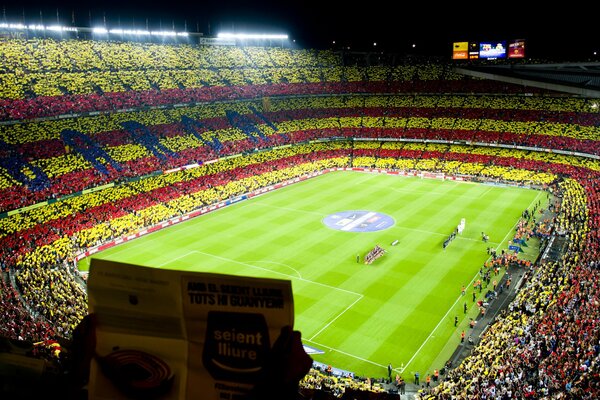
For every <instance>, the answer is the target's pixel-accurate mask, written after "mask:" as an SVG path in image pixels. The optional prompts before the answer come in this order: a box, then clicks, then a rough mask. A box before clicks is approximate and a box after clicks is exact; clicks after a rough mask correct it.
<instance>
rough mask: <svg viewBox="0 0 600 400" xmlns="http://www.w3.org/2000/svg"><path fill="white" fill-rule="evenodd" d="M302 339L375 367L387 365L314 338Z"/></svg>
mask: <svg viewBox="0 0 600 400" xmlns="http://www.w3.org/2000/svg"><path fill="white" fill-rule="evenodd" d="M302 340H303V341H305V342H309V343H312V344H315V345H317V346H319V347H323V348H326V349H327V350H329V351H335V352H336V353H340V354H343V355H345V356H348V357H352V358H355V359H357V360H360V361H362V362H366V363H369V364H372V365H375V366H377V367H381V368H384V369H385V368H387V366H385V365H382V364H378V363H376V362H374V361H371V360H367V359H366V358H362V357H359V356H355V355H354V354H350V353H347V352H345V351H343V350H339V349H336V348H335V347H330V346H327V345H324V344H322V343H318V342H315V341H314V340H310V339H302Z"/></svg>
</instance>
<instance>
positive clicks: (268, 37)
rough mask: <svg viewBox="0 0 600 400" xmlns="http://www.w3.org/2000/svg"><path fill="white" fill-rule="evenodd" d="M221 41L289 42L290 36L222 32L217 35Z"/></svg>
mask: <svg viewBox="0 0 600 400" xmlns="http://www.w3.org/2000/svg"><path fill="white" fill-rule="evenodd" d="M217 38H219V39H240V40H252V39H257V40H287V39H288V35H285V34H270V33H230V32H221V33H219V34H217Z"/></svg>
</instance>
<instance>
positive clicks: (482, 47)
mask: <svg viewBox="0 0 600 400" xmlns="http://www.w3.org/2000/svg"><path fill="white" fill-rule="evenodd" d="M479 58H487V59H496V58H506V41H501V42H481V43H479Z"/></svg>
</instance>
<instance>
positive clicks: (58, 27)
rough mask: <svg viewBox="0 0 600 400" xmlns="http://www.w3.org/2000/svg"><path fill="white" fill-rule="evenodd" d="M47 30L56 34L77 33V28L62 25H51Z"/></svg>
mask: <svg viewBox="0 0 600 400" xmlns="http://www.w3.org/2000/svg"><path fill="white" fill-rule="evenodd" d="M46 30H48V31H55V32H77V28H73V27H70V26H62V25H50V26H47V27H46Z"/></svg>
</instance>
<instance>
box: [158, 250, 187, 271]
mask: <svg viewBox="0 0 600 400" xmlns="http://www.w3.org/2000/svg"><path fill="white" fill-rule="evenodd" d="M193 253H195V251H194V250H192V251H188V252H187V253H185V254H184V255H182V256H179V257H175V258H172V259H170V260H168V261H165V262H164V263H161V264H159V265H158V267H162V266H165V265H167V264H170V263H172V262H173V261H177V260H181V259H182V258H185V257H187V256H189V255H190V254H193Z"/></svg>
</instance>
